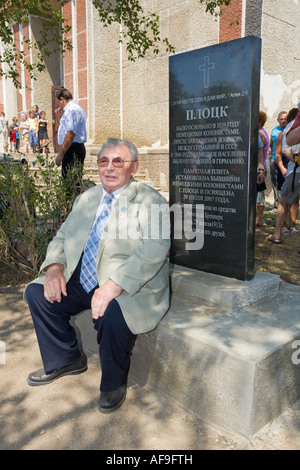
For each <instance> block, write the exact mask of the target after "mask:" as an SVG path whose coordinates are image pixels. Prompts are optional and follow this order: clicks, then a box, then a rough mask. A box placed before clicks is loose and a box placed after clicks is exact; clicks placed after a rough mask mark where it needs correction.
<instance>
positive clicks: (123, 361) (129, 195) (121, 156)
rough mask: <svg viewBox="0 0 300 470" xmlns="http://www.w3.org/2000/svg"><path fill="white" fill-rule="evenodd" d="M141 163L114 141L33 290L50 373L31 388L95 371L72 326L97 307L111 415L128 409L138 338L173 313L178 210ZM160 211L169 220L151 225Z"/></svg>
mask: <svg viewBox="0 0 300 470" xmlns="http://www.w3.org/2000/svg"><path fill="white" fill-rule="evenodd" d="M137 157H138V155H137V150H136V148H135V146H134V145H133V144H132V143H131V142H128V141H124V140H117V139H109V140H108V141H107V142H106V143H105V144H104V145H103V147H102V149H101V150H100V152H99V154H98V169H99V175H100V180H101V183H102V185H99V186H95V187H93V188H91V189H89V190H88V191H86V192H85V193H83V194H82V195H81V196H79V197H78V198H77V199H76V201H75V204H74V206H73V209H72V211H71V213H70V215H69V216H68V218H67V220H66V222H65V223H64V224H63V225H62V227H61V228H60V230H59V231H58V233H57V235H56V236H55V237H54V239H53V240H52V242H51V243H50V244H49V247H48V251H47V255H46V259H45V261H44V263H43V264H42V266H41V275H40V277H39V278H38V279H36V280H35V281H33V283H31V284H29V286H27V288H26V291H25V298H26V299H27V302H28V305H29V308H30V311H31V314H32V318H33V322H34V326H35V329H36V333H37V338H38V342H39V347H40V351H41V356H42V360H43V365H44V368H43V369H40V370H38V371H36V372H33V373H31V374H30V375H29V376H28V383H29V385H43V384H48V383H50V382H52V381H53V380H56V379H58V378H60V377H62V376H64V375H68V374H80V373H81V372H84V371H85V370H86V368H87V360H86V357H85V355H84V353H83V352H82V351H80V349H79V346H78V343H77V339H76V334H75V331H74V330H73V328H72V327H71V326H70V324H69V319H70V316H71V315H76V314H77V313H79V312H81V311H82V310H85V309H89V308H91V310H92V317H93V322H94V327H95V329H96V330H97V332H98V334H97V340H98V344H99V353H100V362H101V370H102V377H101V385H100V391H101V393H100V400H99V410H100V411H101V412H104V413H105V412H110V411H113V410H115V409H117V408H118V407H119V406H121V404H122V403H123V401H124V400H125V396H126V381H127V375H128V370H129V362H130V353H131V350H132V347H133V344H134V341H135V338H136V335H137V334H139V333H144V332H147V331H151V330H152V329H154V328H155V327H156V326H157V324H158V323H159V321H160V320H161V318H162V317H163V315H164V314H165V313H166V311H167V310H168V308H169V274H168V262H167V255H168V250H169V244H170V240H169V211H168V206H167V204H166V201H165V199H164V198H163V197H162V196H161V195H160V194H159V193H158V192H157V191H156V190H155V189H153V188H151V187H149V186H148V185H146V184H144V183H141V182H137V181H135V180H134V179H133V176H134V175H135V173H136V172H137V169H138V166H139V163H138V161H137ZM158 207H159V208H162V210H161V212H160V214H159V217H156V216H155V217H151V214H152V212H153V208H158ZM154 212H155V211H154ZM152 219H153V220H152ZM163 226H164V227H163ZM163 228H164V230H162V229H163ZM166 228H167V230H166ZM166 233H167V235H166ZM99 240H100V241H99Z"/></svg>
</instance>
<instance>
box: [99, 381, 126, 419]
mask: <svg viewBox="0 0 300 470" xmlns="http://www.w3.org/2000/svg"><path fill="white" fill-rule="evenodd" d="M126 388H127V386H126V384H124V385H121V387H120V388H118V389H117V390H114V391H113V392H101V394H100V400H99V404H98V409H99V411H101V413H111V412H112V411H115V410H116V409H118V408H119V407H120V406H121V405H122V403H123V402H124V401H125V398H126Z"/></svg>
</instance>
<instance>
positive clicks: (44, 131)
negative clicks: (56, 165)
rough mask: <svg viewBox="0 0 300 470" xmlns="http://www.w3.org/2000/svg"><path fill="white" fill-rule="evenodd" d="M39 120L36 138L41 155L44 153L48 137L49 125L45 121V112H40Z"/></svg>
mask: <svg viewBox="0 0 300 470" xmlns="http://www.w3.org/2000/svg"><path fill="white" fill-rule="evenodd" d="M40 116H41V117H40V119H39V122H38V137H39V144H40V149H41V148H42V147H43V149H42V151H43V153H46V147H44V145H46V140H47V139H49V135H48V129H49V130H50V125H49V121H47V119H46V113H45V111H41V112H40Z"/></svg>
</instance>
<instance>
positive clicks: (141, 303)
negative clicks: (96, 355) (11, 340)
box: [24, 178, 170, 334]
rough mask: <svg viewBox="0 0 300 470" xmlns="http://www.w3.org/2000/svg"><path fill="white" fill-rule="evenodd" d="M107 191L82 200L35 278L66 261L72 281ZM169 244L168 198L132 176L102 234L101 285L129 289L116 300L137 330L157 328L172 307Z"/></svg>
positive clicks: (85, 195)
mask: <svg viewBox="0 0 300 470" xmlns="http://www.w3.org/2000/svg"><path fill="white" fill-rule="evenodd" d="M101 195H102V185H99V186H95V187H93V188H91V189H89V190H87V191H86V192H85V193H83V194H82V195H80V196H79V197H78V198H77V199H76V201H75V203H74V206H73V209H72V211H71V213H70V214H69V216H68V218H67V220H66V221H65V222H64V223H63V224H62V226H61V228H60V229H59V230H58V232H57V234H56V236H55V237H54V239H53V240H52V241H51V242H50V243H49V246H48V250H47V255H46V259H45V261H44V262H43V264H42V266H41V269H40V276H39V277H38V278H37V279H35V280H34V281H32V282H35V283H43V282H44V279H45V273H44V272H43V271H44V270H45V268H47V266H49V265H50V264H52V263H61V264H64V266H65V269H64V275H65V277H66V280H67V281H68V280H69V279H70V277H71V276H72V274H73V272H74V270H75V268H76V266H77V264H78V262H79V259H80V257H81V254H82V252H83V249H84V247H85V244H86V241H87V238H88V235H89V232H90V229H91V227H92V225H93V221H94V218H95V214H96V211H97V208H98V205H99V201H100V198H101ZM162 232H163V233H162ZM169 247H170V226H169V210H168V205H167V202H166V200H165V199H164V198H163V197H162V196H161V195H160V194H159V193H158V192H157V191H156V190H155V189H153V188H151V187H150V186H148V185H146V184H144V183H141V182H137V181H135V180H134V179H133V178H132V179H131V180H130V182H129V184H128V185H127V186H126V188H125V189H124V190H123V191H122V193H121V195H120V197H119V199H118V200H117V202H116V204H115V206H114V207H113V210H112V212H111V214H110V217H109V219H108V223H107V224H106V227H105V229H104V232H103V235H102V237H101V241H100V245H99V250H98V256H97V273H98V282H99V286H102V285H103V284H104V283H105V282H106V281H107V280H108V279H112V280H113V281H114V282H115V283H116V284H118V285H119V286H121V287H122V288H123V289H124V291H123V293H122V294H121V295H120V296H119V297H117V299H116V300H117V301H118V303H119V305H120V307H121V309H122V312H123V315H124V318H125V320H126V322H127V325H128V327H129V328H130V330H131V331H132V332H133V333H134V334H139V333H145V332H147V331H151V330H153V329H154V328H155V327H156V326H157V324H158V323H159V321H160V320H161V318H162V317H163V316H164V314H165V313H166V312H167V310H168V308H169V263H168V260H167V256H168V251H169ZM24 298H25V300H26V291H25V295H24Z"/></svg>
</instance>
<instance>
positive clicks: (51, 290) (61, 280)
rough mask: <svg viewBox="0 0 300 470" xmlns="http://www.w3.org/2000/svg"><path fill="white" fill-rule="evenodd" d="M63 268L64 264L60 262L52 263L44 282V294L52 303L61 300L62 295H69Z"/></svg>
mask: <svg viewBox="0 0 300 470" xmlns="http://www.w3.org/2000/svg"><path fill="white" fill-rule="evenodd" d="M63 270H64V265H63V264H60V263H54V264H51V265H50V266H49V267H48V269H47V272H46V279H45V282H44V296H45V299H46V300H48V302H50V303H51V304H53V302H61V299H62V295H63V296H67V295H68V294H67V283H66V278H65V276H64V275H63Z"/></svg>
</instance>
